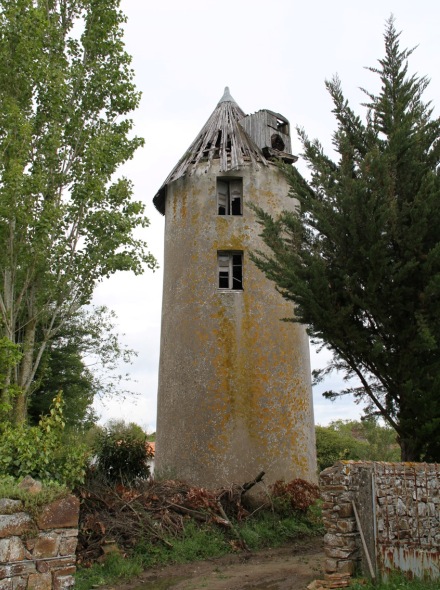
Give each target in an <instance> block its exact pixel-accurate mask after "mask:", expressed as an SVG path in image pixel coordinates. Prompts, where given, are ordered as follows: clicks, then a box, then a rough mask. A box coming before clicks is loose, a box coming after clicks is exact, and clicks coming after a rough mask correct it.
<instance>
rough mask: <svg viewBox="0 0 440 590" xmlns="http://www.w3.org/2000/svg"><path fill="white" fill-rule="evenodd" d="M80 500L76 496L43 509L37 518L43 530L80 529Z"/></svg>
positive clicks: (61, 499) (63, 499) (62, 499)
mask: <svg viewBox="0 0 440 590" xmlns="http://www.w3.org/2000/svg"><path fill="white" fill-rule="evenodd" d="M78 515H79V500H78V498H77V497H76V496H72V495H71V496H67V497H66V498H60V499H59V500H55V501H54V502H52V503H51V504H48V505H47V506H45V507H44V508H43V510H42V511H41V513H40V515H39V517H38V518H37V524H38V527H39V528H40V529H41V530H46V529H56V528H69V527H75V528H77V527H78Z"/></svg>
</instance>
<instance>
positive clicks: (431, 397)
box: [254, 18, 440, 461]
mask: <svg viewBox="0 0 440 590" xmlns="http://www.w3.org/2000/svg"><path fill="white" fill-rule="evenodd" d="M399 37H400V34H399V33H398V32H397V31H396V29H395V26H394V21H393V19H392V18H391V19H390V20H389V21H388V22H387V25H386V29H385V56H384V58H383V59H381V60H379V66H378V67H377V68H368V69H369V70H370V71H371V72H373V73H374V74H376V75H377V76H379V78H380V82H381V85H380V90H379V92H378V93H377V94H374V93H372V92H369V91H367V90H364V92H365V95H366V97H367V100H366V103H365V104H364V105H363V106H364V107H365V108H366V116H365V119H362V118H361V117H360V116H358V115H356V114H355V112H354V111H353V110H352V109H351V107H350V105H349V103H348V101H347V100H346V99H345V98H344V95H343V92H342V89H341V84H340V81H339V80H338V78H334V79H332V80H331V81H328V82H326V86H327V89H328V91H329V92H330V95H331V97H332V100H333V105H334V108H333V112H334V114H335V117H336V121H337V128H336V131H335V133H334V135H333V145H334V150H335V153H336V156H335V157H330V156H328V155H326V154H325V153H324V150H323V148H322V145H321V144H320V142H319V141H318V140H313V141H312V140H309V138H308V137H307V135H306V133H305V132H304V131H302V130H299V134H300V137H301V140H302V144H303V148H304V158H305V160H306V162H307V164H308V166H309V168H310V171H311V175H310V180H308V179H307V180H306V178H305V177H303V176H302V175H301V174H300V173H299V171H298V170H297V169H295V168H290V169H289V170H287V168H286V173H287V174H288V177H289V181H290V183H291V196H292V197H294V198H296V199H297V200H298V202H299V210H298V214H297V215H295V214H294V213H289V212H285V213H283V215H281V217H280V218H278V219H272V218H271V216H270V215H269V214H267V213H266V212H264V211H262V210H258V211H257V214H258V217H259V221H260V223H261V224H262V226H263V234H262V235H263V238H264V241H265V243H266V244H267V245H268V246H269V249H268V251H266V252H264V253H263V252H259V253H258V254H256V255H255V256H254V261H255V262H256V263H257V264H258V266H259V267H260V268H261V269H262V270H263V272H264V273H265V274H266V275H267V277H268V278H270V279H271V280H273V281H274V282H275V283H276V286H277V288H278V289H279V291H280V292H281V293H282V295H283V296H284V297H285V298H287V299H288V300H291V301H292V302H293V303H294V304H295V319H294V321H299V322H301V323H304V324H306V325H307V326H308V330H309V333H310V335H311V337H312V338H313V339H314V340H317V341H319V342H321V343H324V344H325V345H326V346H327V347H328V348H329V349H330V350H331V351H332V353H333V360H332V361H331V363H330V364H329V365H328V366H327V367H326V369H324V370H323V371H321V372H320V374H319V375H318V377H322V376H323V375H324V374H326V373H327V372H329V371H331V370H334V369H338V370H342V371H344V372H345V376H346V378H348V379H350V378H352V377H356V378H357V383H358V384H359V385H357V384H356V385H355V386H351V385H350V383H349V386H348V387H347V388H346V389H344V390H343V391H339V392H334V391H331V392H326V395H327V396H328V397H333V398H334V397H337V396H338V395H341V394H344V393H347V392H351V393H353V394H354V395H355V397H356V398H358V399H364V400H367V401H368V406H367V411H369V412H370V413H371V414H376V415H380V416H382V417H383V418H384V419H385V420H386V422H387V423H388V424H390V425H391V426H393V428H395V430H396V431H397V433H398V440H399V444H400V446H401V455H402V459H403V460H421V459H423V460H428V461H439V460H440V231H439V228H440V178H439V157H440V141H439V139H440V135H439V129H440V122H439V119H438V118H434V117H433V112H432V111H433V110H432V108H431V107H430V105H429V103H428V104H425V103H424V102H423V101H422V95H423V92H424V91H425V89H426V87H427V85H428V80H427V79H426V78H425V77H418V76H417V75H410V74H409V73H408V58H409V57H410V55H411V53H412V51H413V50H408V49H404V50H401V49H400V46H399ZM352 383H353V381H352Z"/></svg>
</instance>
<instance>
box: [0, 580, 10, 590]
mask: <svg viewBox="0 0 440 590" xmlns="http://www.w3.org/2000/svg"><path fill="white" fill-rule="evenodd" d="M0 590H12V580H11V578H7V579H6V580H0Z"/></svg>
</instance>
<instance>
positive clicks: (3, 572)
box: [0, 496, 79, 590]
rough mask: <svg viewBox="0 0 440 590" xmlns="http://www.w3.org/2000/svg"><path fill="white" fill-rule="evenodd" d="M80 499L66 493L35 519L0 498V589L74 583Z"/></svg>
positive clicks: (58, 587)
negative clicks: (65, 495) (66, 495)
mask: <svg viewBox="0 0 440 590" xmlns="http://www.w3.org/2000/svg"><path fill="white" fill-rule="evenodd" d="M78 514H79V501H78V499H77V498H76V497H75V496H68V497H66V498H61V499H59V500H55V501H54V502H52V503H51V504H48V505H47V506H45V507H44V508H42V510H41V511H39V515H38V516H37V517H36V518H33V517H32V516H31V515H30V514H28V513H27V512H24V511H23V507H22V503H21V502H20V501H19V500H10V499H0V590H50V589H52V588H53V590H66V589H67V588H71V587H72V586H73V584H74V579H73V574H74V573H75V559H76V558H75V550H76V544H77V537H78V528H77V527H78Z"/></svg>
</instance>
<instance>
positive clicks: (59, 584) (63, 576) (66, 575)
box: [52, 566, 76, 590]
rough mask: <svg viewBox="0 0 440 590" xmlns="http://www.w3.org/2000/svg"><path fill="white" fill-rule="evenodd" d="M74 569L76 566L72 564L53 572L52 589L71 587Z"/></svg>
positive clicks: (63, 589) (61, 589) (66, 589)
mask: <svg viewBox="0 0 440 590" xmlns="http://www.w3.org/2000/svg"><path fill="white" fill-rule="evenodd" d="M75 571H76V568H75V567H74V566H72V567H69V568H63V569H60V570H57V571H55V572H53V575H52V580H53V590H68V588H71V587H72V586H73V584H74V581H75V578H74V577H73V574H74V573H75Z"/></svg>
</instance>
